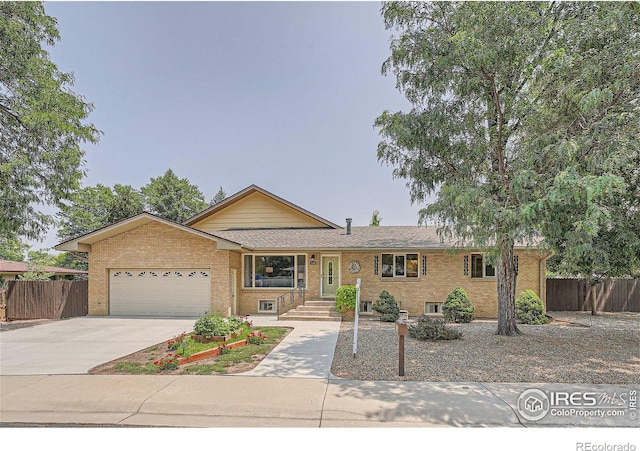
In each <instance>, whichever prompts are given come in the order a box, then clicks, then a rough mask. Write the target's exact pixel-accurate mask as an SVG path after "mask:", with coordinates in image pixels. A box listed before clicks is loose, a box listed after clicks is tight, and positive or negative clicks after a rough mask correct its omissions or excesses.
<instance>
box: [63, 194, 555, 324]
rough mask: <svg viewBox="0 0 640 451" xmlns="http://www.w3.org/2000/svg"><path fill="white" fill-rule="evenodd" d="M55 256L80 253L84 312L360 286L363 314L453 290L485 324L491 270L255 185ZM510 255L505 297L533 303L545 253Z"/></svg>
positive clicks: (253, 301) (185, 306) (175, 309)
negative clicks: (387, 301) (180, 219)
mask: <svg viewBox="0 0 640 451" xmlns="http://www.w3.org/2000/svg"><path fill="white" fill-rule="evenodd" d="M55 249H57V250H59V251H70V252H88V255H89V315H140V316H198V315H200V314H204V313H205V312H210V313H219V314H223V315H234V314H237V315H247V314H257V313H273V312H274V311H275V308H276V307H275V301H276V298H277V297H278V296H281V295H282V294H286V293H287V292H289V291H291V290H293V289H295V288H298V287H303V288H304V290H305V293H306V297H307V298H308V299H309V298H332V297H335V294H336V290H337V288H338V287H339V286H341V285H346V284H353V285H355V283H356V279H357V278H360V279H361V280H362V295H361V299H362V300H363V306H362V308H363V310H364V311H370V309H371V301H373V300H375V299H377V297H378V295H379V294H380V292H381V291H382V290H386V291H388V292H389V293H391V294H392V295H393V296H395V298H396V300H397V301H398V302H399V304H400V308H401V309H404V310H408V311H409V314H410V315H420V314H423V313H433V312H437V311H439V308H440V304H441V303H442V302H443V301H444V300H445V298H446V296H447V294H448V293H450V292H451V291H452V290H453V289H454V288H456V287H457V286H461V287H463V288H464V289H465V290H466V291H467V293H468V294H469V297H470V298H471V300H472V302H473V304H474V305H475V307H476V317H488V318H494V317H496V316H497V291H496V282H495V270H494V268H493V267H492V266H490V265H488V264H487V263H486V261H484V260H483V254H482V253H481V252H479V251H474V250H473V249H470V250H465V251H461V250H458V251H457V252H455V253H452V252H451V244H450V243H447V242H441V240H440V239H439V237H438V236H437V234H436V228H435V227H424V226H398V227H396V226H378V227H372V226H366V227H355V226H353V227H352V226H351V223H350V220H348V222H347V224H346V225H345V226H344V227H343V226H340V225H337V224H335V223H333V222H331V221H328V220H326V219H324V218H321V217H320V216H318V215H316V214H313V213H311V212H309V211H307V210H305V209H303V208H301V207H299V206H297V205H294V204H292V203H291V202H288V201H287V200H285V199H283V198H280V197H278V196H276V195H274V194H272V193H270V192H268V191H266V190H264V189H262V188H260V187H258V186H255V185H252V186H249V187H248V188H245V189H244V190H242V191H240V192H238V193H236V194H234V195H232V196H230V197H228V198H227V199H225V200H224V201H222V202H220V203H219V204H217V205H215V206H212V207H210V208H208V209H207V210H205V211H203V212H202V213H200V214H198V215H196V216H194V217H192V218H191V219H189V220H187V221H185V222H184V223H182V224H180V223H177V222H173V221H170V220H167V219H164V218H161V217H158V216H155V215H152V214H150V213H146V212H145V213H141V214H139V215H137V216H134V217H131V218H128V219H125V220H123V221H120V222H117V223H115V224H111V225H109V226H106V227H103V228H100V229H98V230H95V231H93V232H90V233H87V234H85V235H82V236H80V237H77V238H74V239H72V240H69V241H65V242H63V243H60V244H58V245H57V246H56V247H55ZM515 256H516V258H517V265H518V272H519V275H518V286H517V292H518V293H520V292H521V291H523V290H525V289H531V290H533V291H534V292H536V293H537V294H538V295H539V296H540V297H541V299H543V301H544V299H545V273H546V264H545V259H546V256H545V255H542V254H541V253H539V252H538V251H537V250H536V249H530V248H529V249H527V248H525V247H524V246H521V247H516V249H515Z"/></svg>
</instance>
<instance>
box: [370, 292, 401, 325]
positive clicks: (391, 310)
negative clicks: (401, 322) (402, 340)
mask: <svg viewBox="0 0 640 451" xmlns="http://www.w3.org/2000/svg"><path fill="white" fill-rule="evenodd" d="M371 308H373V310H375V311H376V312H378V313H380V314H381V316H380V321H386V322H394V321H397V320H398V318H399V316H400V309H398V304H397V303H396V299H395V298H394V297H393V296H391V295H390V294H389V292H388V291H383V292H382V293H380V296H379V297H378V299H377V300H376V301H375V302H374V303H373V305H372V306H371Z"/></svg>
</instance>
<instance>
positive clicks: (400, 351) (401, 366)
mask: <svg viewBox="0 0 640 451" xmlns="http://www.w3.org/2000/svg"><path fill="white" fill-rule="evenodd" d="M399 338H400V345H399V346H400V348H399V349H398V376H404V335H400V336H399Z"/></svg>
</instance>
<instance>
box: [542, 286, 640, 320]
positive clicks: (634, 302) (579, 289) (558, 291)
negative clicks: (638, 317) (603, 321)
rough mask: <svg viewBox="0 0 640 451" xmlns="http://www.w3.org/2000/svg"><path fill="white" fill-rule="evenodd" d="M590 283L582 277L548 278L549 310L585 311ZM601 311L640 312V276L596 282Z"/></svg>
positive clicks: (597, 307) (598, 306) (587, 307)
mask: <svg viewBox="0 0 640 451" xmlns="http://www.w3.org/2000/svg"><path fill="white" fill-rule="evenodd" d="M588 290H589V286H588V285H587V281H586V280H580V279H547V310H550V311H586V310H591V307H590V305H589V304H586V302H585V301H586V297H587V291H588ZM594 292H595V294H596V310H597V311H599V312H640V280H638V279H615V280H607V281H605V282H602V283H599V284H598V285H596V286H595V288H594Z"/></svg>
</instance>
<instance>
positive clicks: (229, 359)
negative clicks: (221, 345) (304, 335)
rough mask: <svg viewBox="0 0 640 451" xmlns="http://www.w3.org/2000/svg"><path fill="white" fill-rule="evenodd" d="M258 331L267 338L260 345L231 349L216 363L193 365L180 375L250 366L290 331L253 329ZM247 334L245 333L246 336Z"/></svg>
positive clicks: (269, 328)
mask: <svg viewBox="0 0 640 451" xmlns="http://www.w3.org/2000/svg"><path fill="white" fill-rule="evenodd" d="M254 329H255V330H260V331H261V332H262V333H263V334H264V335H265V336H266V337H267V338H266V339H265V341H264V343H263V344H261V345H247V346H241V347H239V348H234V349H231V352H229V354H223V355H219V356H217V357H216V362H215V363H213V364H211V363H205V364H194V365H190V366H188V367H185V368H184V369H183V370H182V371H181V373H182V374H212V373H214V372H215V373H226V372H227V368H229V367H235V366H238V365H241V364H251V363H254V362H255V361H256V358H255V356H263V355H266V354H268V353H269V352H270V351H271V349H273V347H274V346H275V345H276V344H278V343H279V342H280V340H282V338H283V337H284V336H285V335H287V334H288V333H289V331H290V329H285V328H281V327H262V328H258V327H256V328H254ZM248 334H249V333H247V335H248Z"/></svg>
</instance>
